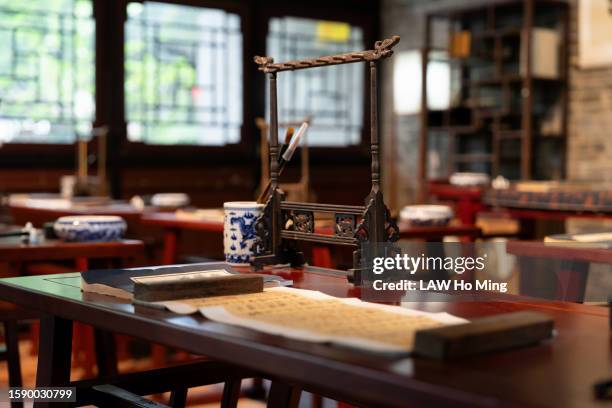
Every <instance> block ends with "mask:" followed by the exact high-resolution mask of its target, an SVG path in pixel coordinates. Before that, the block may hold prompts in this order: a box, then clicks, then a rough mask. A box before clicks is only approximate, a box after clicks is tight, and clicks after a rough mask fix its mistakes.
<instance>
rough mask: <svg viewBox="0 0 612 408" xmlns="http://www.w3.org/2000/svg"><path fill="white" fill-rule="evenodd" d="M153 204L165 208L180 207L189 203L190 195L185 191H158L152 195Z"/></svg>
mask: <svg viewBox="0 0 612 408" xmlns="http://www.w3.org/2000/svg"><path fill="white" fill-rule="evenodd" d="M151 205H153V206H155V207H164V208H179V207H185V206H187V205H189V196H188V195H187V194H184V193H158V194H153V196H152V197H151Z"/></svg>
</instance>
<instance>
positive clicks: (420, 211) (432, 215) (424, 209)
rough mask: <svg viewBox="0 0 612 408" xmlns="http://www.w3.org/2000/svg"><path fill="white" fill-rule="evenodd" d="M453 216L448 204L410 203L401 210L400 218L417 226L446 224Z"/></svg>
mask: <svg viewBox="0 0 612 408" xmlns="http://www.w3.org/2000/svg"><path fill="white" fill-rule="evenodd" d="M453 216H454V212H453V209H452V208H451V207H449V206H447V205H408V206H406V207H404V208H402V210H401V211H400V220H401V221H405V222H409V223H410V224H411V225H415V226H444V225H447V224H448V223H449V222H450V220H451V219H452V218H453Z"/></svg>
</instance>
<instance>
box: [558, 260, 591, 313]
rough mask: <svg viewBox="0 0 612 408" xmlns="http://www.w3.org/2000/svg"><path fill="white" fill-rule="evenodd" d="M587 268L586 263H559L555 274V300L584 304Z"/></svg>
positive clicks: (587, 275) (587, 276)
mask: <svg viewBox="0 0 612 408" xmlns="http://www.w3.org/2000/svg"><path fill="white" fill-rule="evenodd" d="M589 266H590V264H589V263H588V262H581V261H562V262H561V268H560V270H559V272H558V273H557V300H562V301H564V302H581V303H582V302H584V296H585V294H586V285H587V280H588V278H589Z"/></svg>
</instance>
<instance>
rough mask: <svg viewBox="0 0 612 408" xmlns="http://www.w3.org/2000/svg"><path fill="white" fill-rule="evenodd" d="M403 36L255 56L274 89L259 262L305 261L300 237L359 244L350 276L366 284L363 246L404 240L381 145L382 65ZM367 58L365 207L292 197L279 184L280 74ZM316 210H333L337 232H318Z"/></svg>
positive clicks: (258, 264) (259, 230)
mask: <svg viewBox="0 0 612 408" xmlns="http://www.w3.org/2000/svg"><path fill="white" fill-rule="evenodd" d="M399 40H400V38H399V36H393V37H392V38H389V39H386V40H384V41H377V42H376V44H375V45H374V49H373V50H367V51H359V52H349V53H345V54H338V55H331V56H325V57H319V58H313V59H306V60H300V61H289V62H282V63H277V64H275V63H274V60H273V59H272V58H270V57H255V62H256V63H257V64H258V65H259V70H260V71H263V72H264V73H266V74H267V76H268V84H269V87H270V144H269V155H270V181H271V189H270V194H269V196H268V197H267V200H266V203H265V207H264V211H263V214H262V215H261V217H260V218H259V219H258V220H257V221H256V231H257V242H256V245H255V252H256V253H257V254H258V255H257V256H256V257H255V258H254V260H253V262H252V263H253V265H254V266H255V267H257V268H261V267H263V266H264V265H269V264H279V263H281V264H282V263H290V264H291V265H292V266H300V265H303V264H304V256H303V254H302V253H301V252H300V251H299V245H298V244H299V242H300V241H310V242H314V243H321V244H334V245H348V246H352V247H355V251H354V252H353V268H352V269H351V270H350V271H349V274H348V279H349V281H351V282H353V283H354V284H356V285H360V284H361V280H362V279H361V278H362V271H363V268H364V267H365V266H367V265H368V264H369V262H368V260H365V259H362V256H361V255H362V253H361V245H362V244H364V243H384V242H393V241H396V240H397V239H398V238H399V229H398V227H397V225H396V224H395V222H393V221H392V220H391V218H390V213H389V209H388V208H387V207H386V205H385V203H384V200H383V194H382V191H381V186H380V148H379V140H378V103H377V95H378V84H377V66H378V62H379V61H380V60H381V59H383V58H388V57H390V56H391V55H393V51H392V48H393V47H394V46H395V45H396V44H397V43H398V42H399ZM358 62H364V63H367V64H368V65H369V68H370V152H371V155H372V160H371V163H372V186H371V190H370V194H368V196H367V197H366V199H365V205H364V206H348V205H334V204H317V203H304V202H294V201H286V200H285V194H284V193H283V192H282V191H281V190H280V188H279V182H278V170H279V169H278V153H279V146H278V102H277V85H276V76H277V74H278V73H279V72H283V71H295V70H298V69H309V68H317V67H326V66H331V65H340V64H350V63H358ZM315 213H328V214H329V213H331V214H333V219H334V234H333V235H324V234H318V233H315V228H314V227H315Z"/></svg>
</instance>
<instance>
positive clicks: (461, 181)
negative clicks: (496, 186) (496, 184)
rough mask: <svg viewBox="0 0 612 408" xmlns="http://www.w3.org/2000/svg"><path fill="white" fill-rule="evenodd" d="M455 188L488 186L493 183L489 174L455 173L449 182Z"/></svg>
mask: <svg viewBox="0 0 612 408" xmlns="http://www.w3.org/2000/svg"><path fill="white" fill-rule="evenodd" d="M448 181H449V182H450V183H451V184H452V185H453V186H486V185H488V184H489V183H490V182H491V177H489V175H488V174H487V173H470V172H460V173H453V174H452V175H451V176H450V178H449V180H448Z"/></svg>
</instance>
